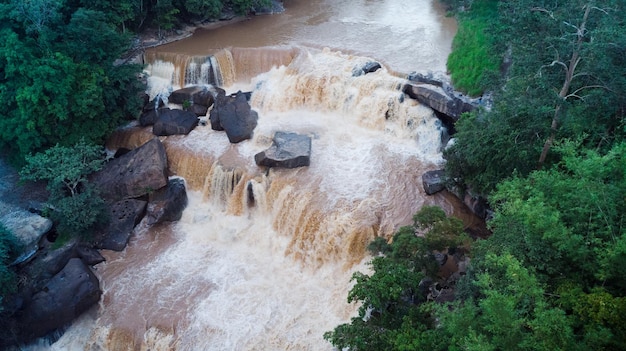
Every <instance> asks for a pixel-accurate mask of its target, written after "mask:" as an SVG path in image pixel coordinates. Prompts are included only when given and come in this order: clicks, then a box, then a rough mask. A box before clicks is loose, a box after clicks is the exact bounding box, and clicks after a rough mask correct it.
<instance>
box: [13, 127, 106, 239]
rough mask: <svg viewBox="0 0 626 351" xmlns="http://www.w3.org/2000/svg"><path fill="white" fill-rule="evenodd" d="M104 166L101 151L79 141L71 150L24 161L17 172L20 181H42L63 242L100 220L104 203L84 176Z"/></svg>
mask: <svg viewBox="0 0 626 351" xmlns="http://www.w3.org/2000/svg"><path fill="white" fill-rule="evenodd" d="M103 162H104V157H103V150H102V148H101V147H99V146H95V145H90V144H87V143H86V142H85V141H84V140H83V139H81V141H80V142H79V143H77V144H76V145H74V146H71V147H66V146H60V145H56V146H54V147H52V148H49V149H48V150H46V151H45V152H43V153H38V154H35V155H32V156H27V157H26V165H25V166H24V168H22V170H21V171H20V175H21V177H22V179H24V180H45V181H46V182H47V189H48V191H49V193H50V198H49V199H48V202H49V206H50V208H51V212H50V217H51V219H52V220H53V221H54V222H55V223H56V225H57V232H58V233H59V235H60V236H61V237H62V238H63V237H65V238H69V237H73V236H83V237H85V236H86V235H87V234H88V233H89V232H88V230H89V229H90V228H92V227H93V226H94V225H96V224H98V223H102V222H103V221H104V220H105V219H106V218H105V217H104V213H105V212H104V201H103V200H102V198H100V196H99V195H98V194H97V192H96V190H95V189H94V188H93V187H92V186H91V185H90V184H89V183H88V180H87V176H88V175H89V174H91V173H93V172H95V171H97V170H99V169H100V168H101V167H102V165H103Z"/></svg>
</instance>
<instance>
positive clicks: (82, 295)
mask: <svg viewBox="0 0 626 351" xmlns="http://www.w3.org/2000/svg"><path fill="white" fill-rule="evenodd" d="M101 294H102V291H101V290H100V284H99V283H98V278H96V276H95V275H94V274H93V272H91V270H90V269H89V267H88V266H86V265H85V264H84V263H83V262H82V261H81V260H80V259H78V258H72V259H70V260H69V261H68V262H67V264H66V265H65V267H63V269H62V270H61V271H60V272H59V273H57V274H56V275H55V276H54V277H53V278H52V279H50V280H49V281H48V283H47V284H46V285H45V287H44V288H43V289H42V290H41V291H39V292H37V293H36V294H35V295H34V296H33V298H32V300H31V301H30V302H29V303H28V304H27V305H26V306H25V308H24V310H23V311H22V313H20V316H21V319H20V320H19V324H20V325H21V326H22V331H23V334H24V335H26V336H27V337H28V338H32V337H40V336H43V335H45V334H47V333H49V332H51V331H54V330H56V329H58V328H61V327H63V326H65V325H66V324H67V323H69V322H71V321H72V320H73V319H75V318H76V317H78V316H79V315H80V314H81V313H83V312H85V311H86V310H87V309H89V308H90V307H91V306H93V305H94V304H95V303H97V302H98V300H99V299H100V295H101Z"/></svg>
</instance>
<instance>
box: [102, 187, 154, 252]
mask: <svg viewBox="0 0 626 351" xmlns="http://www.w3.org/2000/svg"><path fill="white" fill-rule="evenodd" d="M145 209H146V201H142V200H136V199H125V200H121V201H118V202H116V203H115V204H113V205H112V206H111V207H110V209H109V215H110V220H109V224H108V225H107V227H106V228H104V229H103V230H102V231H100V232H99V233H97V234H96V236H97V239H96V244H95V247H96V248H99V249H106V250H113V251H122V250H124V248H126V245H127V244H128V240H129V238H130V235H131V234H132V231H133V229H134V228H135V226H136V225H137V224H138V223H139V221H141V219H142V218H143V216H144V214H145Z"/></svg>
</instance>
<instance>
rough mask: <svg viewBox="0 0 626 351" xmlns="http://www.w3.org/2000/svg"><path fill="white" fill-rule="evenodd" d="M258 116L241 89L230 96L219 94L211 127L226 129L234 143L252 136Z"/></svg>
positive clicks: (212, 114) (211, 118)
mask: <svg viewBox="0 0 626 351" xmlns="http://www.w3.org/2000/svg"><path fill="white" fill-rule="evenodd" d="M258 118H259V116H258V114H257V112H256V111H253V110H252V108H251V107H250V104H249V103H248V98H247V96H246V93H243V92H241V91H239V92H237V93H236V94H233V95H231V96H228V97H225V96H221V95H218V97H217V98H216V100H215V105H214V107H213V110H211V115H210V120H211V128H213V129H214V130H224V131H225V132H226V135H227V136H228V140H229V141H230V142H231V143H233V144H234V143H239V142H241V141H244V140H247V139H251V138H252V133H253V131H254V128H256V125H257V120H258Z"/></svg>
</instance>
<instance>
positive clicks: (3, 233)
mask: <svg viewBox="0 0 626 351" xmlns="http://www.w3.org/2000/svg"><path fill="white" fill-rule="evenodd" d="M17 249H18V243H17V240H16V239H15V236H14V235H13V234H12V233H11V232H10V231H9V230H8V229H7V228H6V227H5V226H4V225H2V223H0V312H1V311H2V300H4V297H5V296H6V295H7V294H9V293H11V292H13V291H15V289H16V288H17V284H16V274H15V272H14V271H13V269H12V268H11V267H10V266H9V265H10V264H11V261H12V260H13V259H15V258H16V257H15V255H16V253H17V251H18V250H17Z"/></svg>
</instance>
